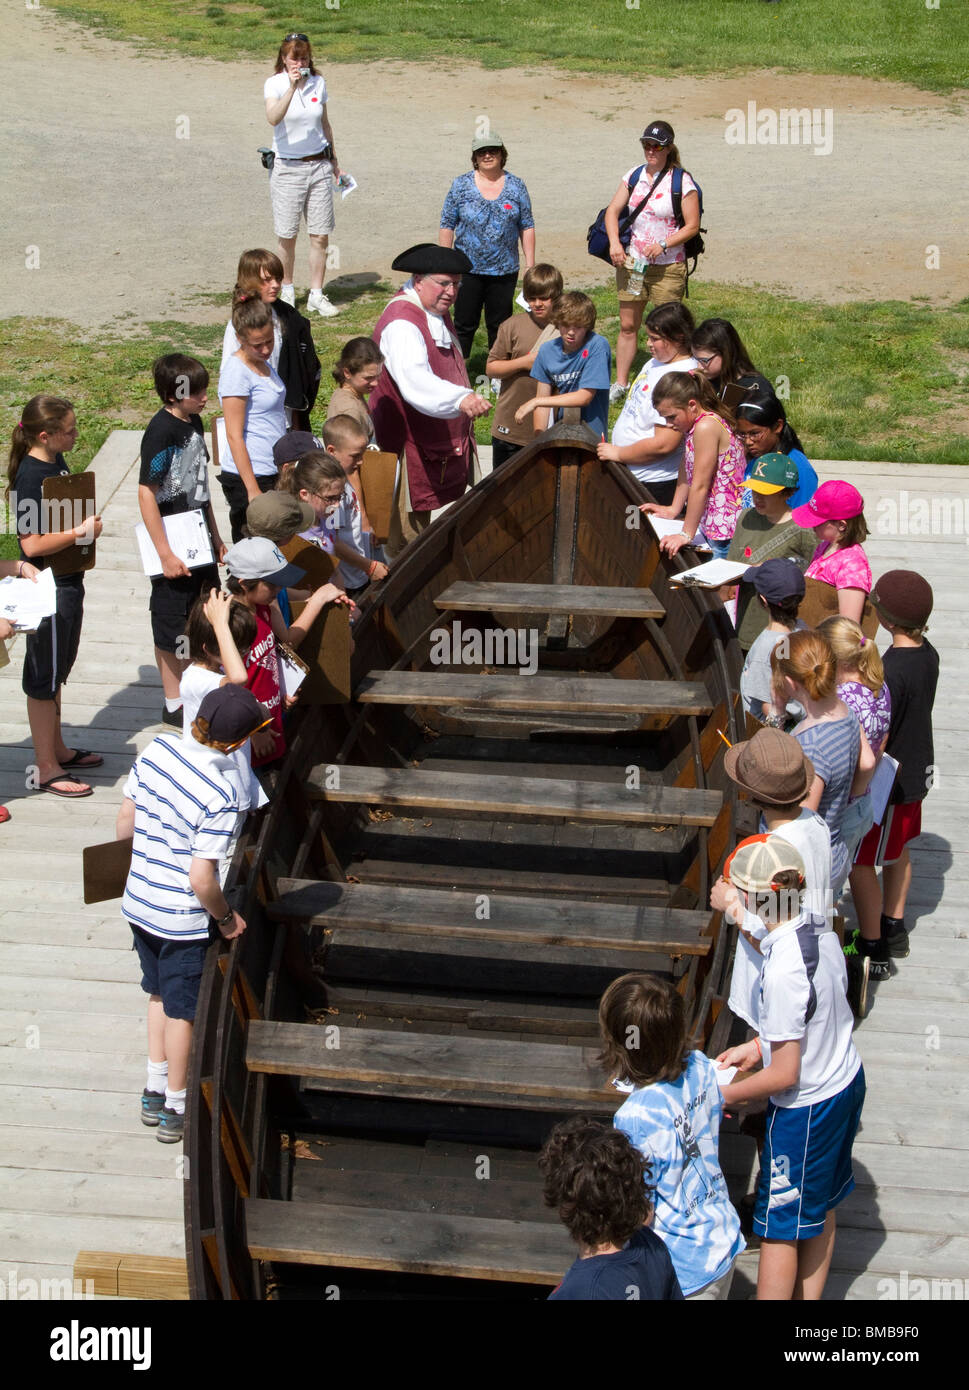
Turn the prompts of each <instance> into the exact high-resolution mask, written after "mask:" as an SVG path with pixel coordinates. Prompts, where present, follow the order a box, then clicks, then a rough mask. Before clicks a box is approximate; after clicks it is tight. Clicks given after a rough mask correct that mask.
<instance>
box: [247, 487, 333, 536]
mask: <svg viewBox="0 0 969 1390" xmlns="http://www.w3.org/2000/svg"><path fill="white" fill-rule="evenodd" d="M315 525H316V513H315V512H314V510H313V508H312V507H311V506H310V504H309V503H308V502H301V501H300V500H299V498H298V497H294V496H293V494H292V493H291V492H262V493H260V494H259V496H258V497H254V498H253V499H252V501H251V502H250V503H249V505H248V507H247V508H246V524H245V531H246V533H247V534H248V536H249V537H252V536H263V537H265V538H266V539H267V540H270V541H272V542H273V543H274V544H275V545H285V543H286V542H287V541H288V540H291V539H292V538H293V536H295V535H296V534H297V532H299V531H308V530H309V529H310V527H311V526H315Z"/></svg>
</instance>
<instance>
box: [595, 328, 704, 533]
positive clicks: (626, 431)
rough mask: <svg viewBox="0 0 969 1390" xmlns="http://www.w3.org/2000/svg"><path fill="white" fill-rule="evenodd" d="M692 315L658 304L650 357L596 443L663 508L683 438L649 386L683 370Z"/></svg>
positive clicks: (690, 361) (691, 361)
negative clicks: (606, 438)
mask: <svg viewBox="0 0 969 1390" xmlns="http://www.w3.org/2000/svg"><path fill="white" fill-rule="evenodd" d="M692 333H693V315H692V314H691V313H690V311H689V309H687V308H686V306H685V305H683V304H679V303H676V302H671V303H669V304H660V305H658V306H657V307H656V308H655V309H654V310H653V311H652V313H650V314H649V315H648V316H647V318H646V342H647V343H648V345H649V351H650V354H651V355H650V358H649V361H648V362H647V363H646V365H645V366H644V367H643V369H642V370H641V372H640V373H639V375H638V376H637V378H636V380H635V381H634V382H633V384H632V386H631V388H630V390H629V394H628V396H627V397H626V403H625V405H624V406H623V408H622V412H621V414H620V416H619V419H618V420H617V421H616V423H615V426H614V428H613V431H612V443H611V444H600V445H599V449H598V454H599V457H600V458H601V459H614V460H615V462H616V463H624V464H626V465H627V467H628V468H629V471H630V473H632V475H633V477H634V478H636V479H637V481H638V482H641V483H642V484H643V485H644V487H648V488H649V490H650V492H651V493H652V494H653V499H654V501H656V502H658V503H659V504H660V506H668V505H669V503H670V502H672V500H673V496H674V493H675V492H676V480H677V478H678V477H679V475H680V465H681V463H682V462H683V436H682V434H681V433H680V431H679V430H672V429H670V428H669V426H668V425H667V424H666V422H665V421H664V420H663V417H662V415H660V413H659V411H658V410H657V409H656V407H655V406H654V404H653V387H654V386H655V385H656V383H657V382H658V381H659V380H660V378H661V377H664V376H665V375H666V373H667V372H688V371H690V369H691V368H693V367H695V366H696V359H695V358H694V357H692V356H691V355H690V337H691V335H692Z"/></svg>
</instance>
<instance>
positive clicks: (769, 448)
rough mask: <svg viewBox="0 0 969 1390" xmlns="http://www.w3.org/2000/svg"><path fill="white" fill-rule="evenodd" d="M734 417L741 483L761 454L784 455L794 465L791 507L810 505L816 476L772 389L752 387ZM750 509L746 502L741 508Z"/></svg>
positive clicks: (746, 501) (816, 480)
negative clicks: (742, 463)
mask: <svg viewBox="0 0 969 1390" xmlns="http://www.w3.org/2000/svg"><path fill="white" fill-rule="evenodd" d="M734 413H735V415H736V416H737V433H738V434H739V435H740V437H741V439H742V440H743V442H744V452H745V453H746V455H747V471H746V474H745V475H744V480H745V482H747V483H749V481H750V477H751V474H752V473H753V471H754V467H755V465H756V463H757V460H758V459H761V458H763V456H764V455H765V454H777V453H780V454H786V455H787V457H788V458H789V459H791V460H792V461H793V462H794V463H795V464H796V465H797V486H796V490H795V492H794V495H793V496H792V497H791V507H792V508H793V507H803V506H804V504H805V503H806V502H810V500H811V498H812V497H813V496H814V494H815V492H816V491H817V487H818V475H817V473H815V471H814V469H813V468H812V467H811V464H810V463H809V462H808V458H807V455H806V454H805V452H804V449H803V448H802V446H801V441H800V440H799V439H798V437H797V434H796V432H795V430H794V427H793V426H792V425H791V424H790V423H789V421H788V418H787V416H786V414H785V413H784V407H783V405H782V404H781V402H780V400H779V399H778V397H777V396H776V395H775V393H774V391H773V390H772V388H771V387H770V386H768V385H766V384H764V385H760V384H758V385H756V386H753V387H752V388H751V389H750V390H748V391H747V393H746V395H745V396H744V398H743V400H742V401H740V402H739V404H738V405H737V407H736V410H735V412H734ZM745 491H746V489H745ZM750 505H751V502H750V501H749V500H745V501H744V506H745V507H749V506H750Z"/></svg>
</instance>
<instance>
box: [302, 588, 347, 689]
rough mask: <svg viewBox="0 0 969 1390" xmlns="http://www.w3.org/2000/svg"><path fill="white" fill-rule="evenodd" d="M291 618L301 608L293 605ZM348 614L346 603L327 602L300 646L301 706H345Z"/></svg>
mask: <svg viewBox="0 0 969 1390" xmlns="http://www.w3.org/2000/svg"><path fill="white" fill-rule="evenodd" d="M292 608H293V617H294V618H296V617H298V616H299V614H300V613H301V612H302V609H303V605H302V604H299V603H294V604H293V605H292ZM351 650H352V643H351V640H350V611H349V609H348V608H347V607H346V605H345V604H342V603H340V604H337V603H330V604H327V606H326V608H324V609H323V612H322V613H321V614H320V615H319V617H318V618H317V620H316V622H315V623H314V624H313V626H312V627H311V628H310V630H309V632H307V634H306V636H305V637H304V638H303V640H302V642H300V644H299V656H300V660H301V661H305V663H306V668H307V671H306V679H305V680H304V681H303V682H302V684H301V685H300V688H299V701H300V704H301V705H345V704H347V703H348V701H349V699H350V652H351Z"/></svg>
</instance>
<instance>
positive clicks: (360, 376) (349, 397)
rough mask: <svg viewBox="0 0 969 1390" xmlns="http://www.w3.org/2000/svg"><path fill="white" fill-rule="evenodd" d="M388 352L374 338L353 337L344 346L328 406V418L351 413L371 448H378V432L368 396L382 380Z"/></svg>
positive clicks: (334, 369) (336, 367) (334, 370)
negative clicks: (376, 431)
mask: <svg viewBox="0 0 969 1390" xmlns="http://www.w3.org/2000/svg"><path fill="white" fill-rule="evenodd" d="M383 365H384V355H383V353H382V352H381V351H380V348H379V347H378V346H377V344H376V343H375V342H374V340H373V339H372V338H351V339H350V341H349V342H348V343H345V344H344V346H343V351H342V352H341V353H340V357H339V360H338V361H337V364H336V366H335V367H334V368H333V380H334V381H335V382H336V383H337V387H336V390H335V391H334V392H333V394H332V396H331V397H330V403H329V405H328V406H327V407H326V418H327V419H328V420H329V419H330V418H331V416H334V415H350V416H352V417H353V419H354V420H356V422H357V424H358V425H359V426H360V428H361V429H362V430H363V432H364V434H365V435H366V436H367V448H368V449H376V447H377V436H376V433H375V431H374V427H373V420H372V419H371V416H370V411H369V410H368V409H367V397H368V396H369V395H370V392H371V391H372V390H373V388H374V387H375V386H376V384H377V382H378V381H379V380H380V373H381V371H382V370H383Z"/></svg>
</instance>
